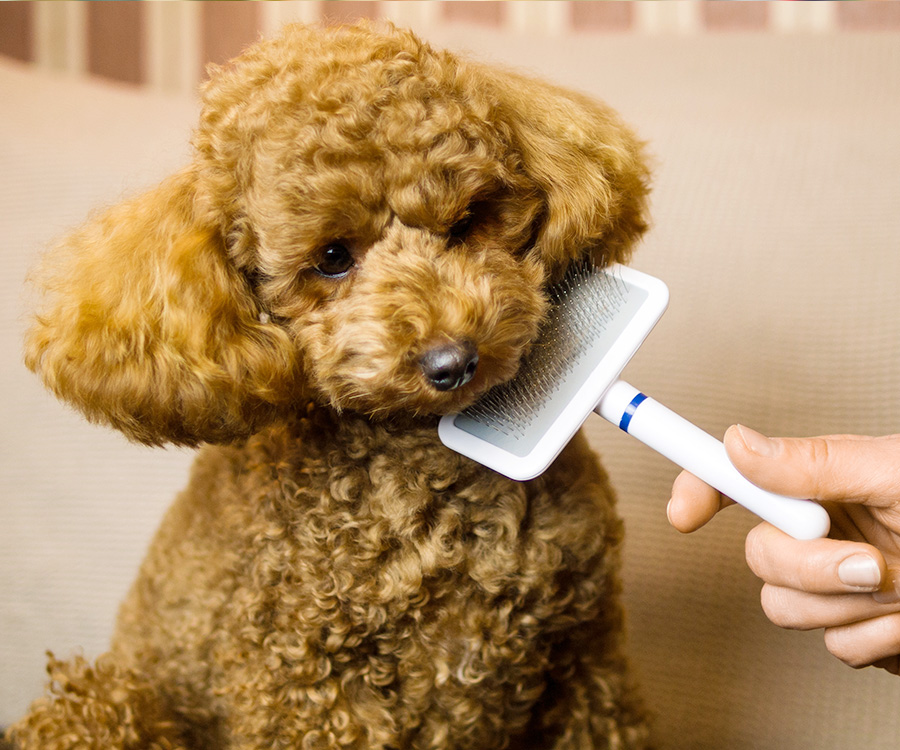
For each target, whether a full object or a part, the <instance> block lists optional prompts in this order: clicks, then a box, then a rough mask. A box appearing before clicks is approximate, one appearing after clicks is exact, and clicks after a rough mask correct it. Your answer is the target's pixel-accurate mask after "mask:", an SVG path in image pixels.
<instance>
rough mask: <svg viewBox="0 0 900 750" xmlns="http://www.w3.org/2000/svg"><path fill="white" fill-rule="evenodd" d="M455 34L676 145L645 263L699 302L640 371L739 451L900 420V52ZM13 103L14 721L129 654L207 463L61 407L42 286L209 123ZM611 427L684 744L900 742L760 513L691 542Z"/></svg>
mask: <svg viewBox="0 0 900 750" xmlns="http://www.w3.org/2000/svg"><path fill="white" fill-rule="evenodd" d="M429 37H430V38H431V39H432V40H433V41H434V42H435V43H436V44H438V45H446V46H451V47H455V48H464V49H469V50H473V51H475V52H476V53H477V54H479V56H481V57H483V58H486V59H493V60H500V61H504V62H508V63H511V64H514V65H517V66H524V67H526V68H529V69H531V70H532V71H534V72H537V73H539V74H541V75H543V76H545V77H548V78H551V79H553V80H556V81H558V82H560V83H564V84H569V85H572V86H575V87H578V88H581V89H583V90H585V91H588V92H590V93H593V94H596V95H598V96H601V97H603V98H604V99H606V100H607V101H608V102H609V103H610V104H612V105H613V106H615V107H616V108H618V109H619V110H620V111H621V112H622V113H623V114H624V116H625V117H626V118H627V119H628V120H629V121H630V122H632V123H633V125H634V126H635V128H636V129H637V130H638V131H639V132H640V133H641V135H642V136H643V137H645V138H646V139H647V140H649V142H650V144H651V150H652V152H653V153H654V155H655V158H656V161H657V168H656V175H657V177H656V189H655V192H654V198H653V216H654V223H655V226H654V228H653V230H652V231H651V234H650V235H649V237H648V238H647V240H646V242H645V244H644V246H643V247H642V249H641V250H640V252H639V253H638V255H637V256H636V258H635V263H634V265H635V266H637V267H638V268H640V269H642V270H646V271H648V272H650V273H653V274H655V275H657V276H660V277H662V278H663V279H664V280H665V281H666V282H667V283H668V284H669V286H670V289H671V293H672V301H671V304H670V309H669V312H668V313H667V314H666V316H665V317H664V319H663V321H662V322H661V323H660V325H659V326H658V328H657V330H656V331H655V332H654V333H653V335H652V336H651V338H650V340H649V341H648V342H647V344H646V345H645V347H644V348H643V349H642V351H641V352H640V353H639V354H638V356H637V357H636V358H635V360H634V362H633V363H632V365H631V366H630V367H629V369H628V371H627V377H628V378H629V379H630V380H631V381H632V382H633V383H634V384H635V385H637V386H639V387H640V388H642V389H643V390H645V391H646V392H647V393H648V394H650V395H653V396H654V397H656V398H657V399H659V400H660V401H662V402H663V403H666V404H667V405H669V406H670V407H672V408H674V409H676V410H678V411H680V412H681V413H682V414H683V415H685V416H687V417H689V418H691V419H693V420H694V421H696V422H697V423H698V424H700V425H701V426H702V427H704V428H705V429H708V430H709V431H711V432H713V433H715V434H717V435H721V433H722V432H723V431H724V429H725V428H726V427H727V426H728V425H729V424H731V423H732V422H736V421H741V422H743V423H745V424H749V425H751V426H753V427H755V428H757V429H760V430H763V431H766V432H769V433H773V434H817V433H827V432H845V431H846V432H862V433H873V434H874V433H886V432H893V431H898V427H897V425H898V424H900V345H898V342H900V301H898V293H897V286H898V283H897V282H898V280H900V135H898V134H900V96H898V95H897V92H898V91H900V37H898V36H897V35H890V34H888V35H877V34H872V35H844V36H836V37H835V36H822V37H817V36H776V35H769V34H759V35H721V36H707V37H702V38H697V37H650V36H632V35H622V36H615V35H613V36H591V35H584V36H579V35H575V36H573V37H569V38H564V39H547V38H539V39H537V38H531V39H529V38H523V37H514V36H504V35H500V34H498V33H496V32H489V31H483V32H479V33H477V34H476V33H472V32H465V34H464V33H463V30H462V29H460V28H445V29H441V30H433V31H431V32H429ZM0 92H2V93H3V110H4V114H3V117H0V196H2V198H0V200H2V204H0V205H2V206H3V210H2V211H0V238H2V239H0V249H2V252H3V253H4V254H5V256H6V268H5V273H4V274H2V275H0V284H2V285H3V289H2V294H0V305H2V316H0V347H2V362H3V366H2V369H0V387H2V397H0V410H2V411H0V435H2V438H0V493H2V505H0V675H2V679H0V723H3V722H9V721H10V720H12V719H14V718H15V717H16V716H17V715H19V714H20V713H21V712H22V711H23V710H24V708H25V706H26V704H27V702H28V701H29V700H30V699H31V698H32V697H34V696H35V695H36V694H37V692H38V690H39V687H40V684H41V682H42V664H43V651H44V649H45V648H52V649H54V650H56V651H57V652H58V653H59V654H62V655H64V654H67V653H70V652H71V650H72V648H73V647H74V646H81V647H82V648H83V649H84V651H85V653H87V654H88V655H95V654H97V653H99V652H100V651H102V650H103V649H104V647H105V644H106V643H107V641H108V638H109V633H110V629H111V626H112V621H113V617H114V615H115V610H116V606H117V603H118V601H119V600H120V599H121V597H122V596H123V594H124V592H125V590H126V587H127V586H128V584H129V582H130V580H131V579H132V577H133V576H134V572H135V568H136V566H137V564H138V562H139V560H140V558H141V556H142V553H143V549H144V547H145V546H146V544H147V541H148V538H149V535H150V534H151V533H152V531H153V529H154V527H155V525H156V523H157V522H158V519H159V517H160V515H161V514H162V512H163V511H164V509H165V507H166V506H167V504H168V503H169V501H170V498H171V496H172V494H173V493H174V492H175V491H176V489H177V488H178V487H179V486H180V485H182V484H183V482H184V477H185V472H186V468H187V465H188V464H189V461H190V454H189V453H188V452H180V451H172V450H168V451H160V450H150V449H145V448H139V447H136V446H132V445H129V444H127V443H126V442H125V441H124V439H122V438H120V437H119V436H118V435H116V434H114V433H112V432H110V431H107V430H104V429H100V428H95V427H91V426H89V425H86V424H84V423H83V422H82V420H81V419H80V418H79V417H78V416H76V415H75V414H74V413H72V412H71V411H69V410H67V409H66V408H64V407H62V406H60V405H59V404H57V403H56V402H55V401H54V400H53V399H52V398H51V397H50V396H48V395H46V394H44V393H43V392H42V391H41V389H40V387H39V385H38V384H37V382H36V380H35V378H33V377H32V376H31V375H30V374H28V373H27V372H25V370H24V368H23V367H22V366H21V365H20V364H19V361H20V348H21V344H20V337H21V329H22V325H23V323H22V321H21V311H22V309H23V304H22V292H21V290H22V287H23V276H24V273H25V269H26V268H27V266H28V265H29V264H30V263H31V262H32V261H33V259H34V258H35V256H36V253H37V252H38V250H39V248H40V247H41V246H42V245H44V244H46V242H47V241H48V240H49V239H50V238H52V237H53V236H54V235H56V234H57V233H59V232H60V231H62V230H63V229H64V228H65V227H66V226H69V225H71V224H72V223H74V222H76V221H78V220H79V219H80V218H81V217H82V216H84V215H85V214H86V212H87V211H88V210H89V209H90V208H91V207H93V206H95V205H97V204H98V203H103V202H110V201H114V200H116V199H117V198H118V197H119V196H120V195H121V194H122V193H123V191H126V190H132V189H135V188H139V187H141V186H143V185H147V184H150V183H152V182H153V181H154V180H156V179H158V178H159V177H161V176H163V175H164V174H166V173H167V172H169V171H170V170H172V169H173V168H174V167H175V166H177V165H178V164H180V163H182V162H183V160H184V155H185V153H186V143H187V138H188V134H189V128H190V125H191V123H192V121H193V119H194V117H195V112H196V108H195V105H194V103H193V102H192V101H185V100H181V99H172V98H166V97H162V96H158V95H153V94H147V93H143V94H139V93H136V92H134V91H132V90H130V89H121V88H114V87H111V86H107V85H103V84H97V83H86V82H82V81H74V80H62V79H58V78H55V77H53V76H51V75H48V74H43V73H37V72H32V71H28V70H26V69H24V68H21V67H18V66H14V65H11V64H3V65H2V66H0ZM589 432H590V436H591V439H592V441H593V442H594V444H595V445H596V447H597V448H598V450H599V451H600V452H601V453H602V455H603V457H604V460H605V463H606V465H607V467H608V468H609V469H610V471H611V473H612V475H613V479H614V481H615V484H616V485H617V487H618V489H619V493H620V499H621V508H622V513H623V514H624V515H625V517H626V521H627V530H628V535H627V554H626V597H627V601H628V606H629V612H630V620H629V626H630V634H631V647H632V652H633V654H634V662H635V665H636V667H637V669H638V672H639V675H640V677H641V680H642V682H643V684H644V692H645V694H646V696H647V698H648V701H649V703H650V704H651V707H652V708H653V709H654V711H655V712H656V713H657V716H658V719H657V727H656V736H657V745H658V747H660V748H664V749H666V748H672V749H674V748H691V749H697V748H700V749H702V748H710V749H713V748H725V747H728V748H746V750H759V749H760V748H785V749H789V750H823V749H827V748H855V747H862V746H865V747H867V748H889V747H890V748H893V747H895V746H896V744H897V741H898V739H897V738H900V679H898V678H895V677H891V676H889V675H887V674H885V673H882V672H879V671H876V670H871V669H870V670H864V671H861V672H856V671H853V670H851V669H849V668H847V667H845V666H843V665H841V664H840V663H839V662H837V661H836V660H835V659H834V658H832V657H831V656H829V655H828V654H827V652H826V651H825V649H824V646H823V645H822V637H821V633H806V634H800V633H789V632H784V631H781V630H779V629H777V628H775V627H774V626H772V625H770V624H769V623H768V621H767V620H766V619H765V617H764V616H763V615H762V613H761V611H760V609H759V605H758V590H759V584H758V582H757V581H756V580H755V579H754V577H753V576H752V575H751V574H750V572H749V571H748V570H747V568H746V566H745V565H744V562H743V537H744V534H745V533H746V531H747V530H748V529H749V528H750V527H751V526H752V525H753V523H754V521H753V519H752V517H751V516H750V515H749V514H747V513H746V512H745V511H743V510H741V509H732V510H730V511H728V512H726V513H724V514H722V515H721V516H720V517H719V518H717V519H716V520H715V521H714V522H713V523H712V525H711V526H710V527H709V528H707V529H704V530H702V531H700V532H698V533H697V534H694V535H691V536H688V537H682V536H680V535H679V534H677V533H676V532H675V531H673V530H671V529H670V527H669V526H668V525H667V523H666V519H665V505H666V501H667V500H668V496H669V489H670V487H671V482H672V480H673V479H674V477H675V475H676V474H677V469H676V468H675V467H674V466H672V465H671V464H669V463H667V462H666V461H665V460H664V459H661V458H659V457H658V456H656V455H654V454H653V453H651V452H650V451H649V450H648V449H646V448H644V447H643V446H641V445H639V444H637V443H636V442H635V441H633V440H632V439H631V438H629V437H627V436H625V435H623V434H621V433H619V432H618V431H617V430H616V429H614V428H613V427H611V426H610V425H607V424H606V423H604V422H602V420H600V419H599V418H591V421H590V423H589ZM863 738H865V739H864V741H863Z"/></svg>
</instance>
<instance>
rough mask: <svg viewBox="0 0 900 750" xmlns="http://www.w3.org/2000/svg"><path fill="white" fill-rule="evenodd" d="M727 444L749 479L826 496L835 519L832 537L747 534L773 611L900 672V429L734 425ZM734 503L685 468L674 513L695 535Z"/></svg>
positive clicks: (837, 651) (849, 652)
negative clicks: (879, 432)
mask: <svg viewBox="0 0 900 750" xmlns="http://www.w3.org/2000/svg"><path fill="white" fill-rule="evenodd" d="M724 442H725V447H726V450H727V451H728V456H729V458H730V459H731V461H732V463H734V465H735V466H736V467H737V469H738V470H739V471H740V472H741V473H742V474H744V476H746V477H747V478H748V479H749V480H750V481H752V482H754V483H755V484H758V485H759V486H761V487H763V488H764V489H767V490H771V491H773V492H777V493H779V494H782V495H788V496H791V497H804V498H811V499H814V500H818V501H820V502H821V503H822V504H823V505H824V506H825V507H826V509H827V510H828V512H829V515H830V516H831V533H830V535H829V538H827V539H817V540H813V541H797V540H795V539H792V538H791V537H789V536H787V535H786V534H784V533H783V532H781V531H779V530H778V529H776V528H775V527H773V526H771V525H769V524H767V523H762V524H760V525H759V526H757V527H755V528H754V529H753V530H752V531H751V532H750V533H749V534H748V536H747V543H746V557H747V564H748V565H749V566H750V569H751V570H752V571H753V572H754V573H755V574H756V575H757V576H758V577H759V578H761V579H762V581H763V583H764V585H763V589H762V594H761V599H762V606H763V610H764V611H765V613H766V616H767V617H768V618H769V619H770V620H771V621H772V622H773V623H775V624H776V625H779V626H780V627H783V628H790V629H794V630H814V629H819V628H822V629H824V637H825V645H826V647H827V648H828V650H829V651H830V652H831V653H832V654H834V656H836V657H837V658H838V659H840V660H841V661H843V662H845V663H846V664H849V665H850V666H853V667H864V666H869V665H874V666H878V667H882V668H884V669H886V670H888V671H889V672H891V673H893V674H900V435H890V436H885V437H865V436H859V435H828V436H824V437H815V438H767V437H765V436H763V435H760V434H759V433H758V432H754V431H753V430H751V429H749V428H747V427H742V426H739V425H735V426H733V427H731V428H729V430H728V432H726V434H725V440H724ZM728 505H731V501H730V500H729V499H728V498H724V497H722V496H721V495H720V494H719V493H718V492H716V491H715V490H714V489H712V488H711V487H709V486H708V485H706V484H704V483H703V482H701V481H700V480H699V479H697V478H696V477H694V476H692V475H691V474H688V473H687V472H682V473H681V474H680V475H679V476H678V478H677V479H676V480H675V483H674V485H673V487H672V499H671V500H670V501H669V506H668V511H667V513H668V517H669V522H670V523H671V524H672V526H674V527H675V528H676V529H678V530H679V531H681V532H684V533H688V532H691V531H694V530H696V529H698V528H700V527H701V526H703V525H704V524H705V523H707V522H708V521H709V520H710V519H711V518H712V517H713V516H715V514H716V513H717V512H718V511H720V510H721V509H723V508H725V507H727V506H728Z"/></svg>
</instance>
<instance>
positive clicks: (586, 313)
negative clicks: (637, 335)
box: [462, 263, 627, 437]
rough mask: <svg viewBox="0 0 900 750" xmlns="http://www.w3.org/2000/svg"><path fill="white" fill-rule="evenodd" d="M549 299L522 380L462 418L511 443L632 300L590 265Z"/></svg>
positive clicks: (495, 391)
mask: <svg viewBox="0 0 900 750" xmlns="http://www.w3.org/2000/svg"><path fill="white" fill-rule="evenodd" d="M548 294H549V297H550V303H551V308H550V312H549V314H548V316H547V319H546V321H545V322H544V325H543V326H542V328H541V331H540V334H539V335H538V338H537V340H536V341H535V342H534V344H533V346H532V348H531V350H530V351H529V353H528V354H527V355H526V356H525V358H524V359H523V361H522V364H521V365H520V367H519V371H518V374H517V375H516V376H515V377H514V378H513V379H512V380H510V381H508V382H506V383H503V384H501V385H498V386H496V387H495V388H492V389H491V390H490V391H488V392H487V393H486V394H485V395H484V396H483V397H482V398H481V399H480V400H479V401H477V402H476V403H475V404H473V405H472V406H470V407H469V408H468V409H466V410H465V411H464V412H462V414H463V415H464V416H465V417H468V418H469V419H471V420H472V421H474V422H477V423H478V424H481V425H483V426H485V427H488V428H490V429H492V430H496V431H497V432H499V433H501V434H503V435H506V436H509V437H522V436H524V435H525V434H526V433H527V431H528V430H529V428H530V427H531V425H532V424H533V423H534V422H535V421H536V420H537V419H538V418H539V416H540V415H541V414H542V412H543V411H545V410H546V409H547V408H548V407H549V405H550V403H551V402H552V401H553V396H554V394H557V393H558V392H559V391H560V389H561V388H563V387H565V384H566V382H567V378H568V377H569V376H570V375H571V374H572V373H573V372H574V371H575V369H576V368H577V366H578V365H579V363H580V362H582V360H583V359H584V358H585V357H586V356H588V354H589V353H590V352H592V351H593V350H594V349H595V345H596V344H597V341H598V339H599V338H600V337H601V336H603V334H604V333H605V332H606V331H607V329H608V328H609V326H610V323H611V322H612V321H613V320H614V319H615V318H616V316H617V314H618V313H619V312H620V310H621V308H622V305H623V303H624V302H625V299H626V296H627V294H626V288H625V286H624V284H623V283H622V281H621V280H620V279H618V278H617V277H616V276H615V275H614V274H613V273H609V272H607V271H604V270H602V269H599V268H596V267H595V266H594V265H593V264H591V263H585V264H576V265H574V266H572V267H571V268H570V269H569V270H568V272H567V273H566V275H565V276H564V277H563V279H562V280H561V281H560V282H559V283H557V284H554V285H553V286H552V287H550V289H549V290H548Z"/></svg>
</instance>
